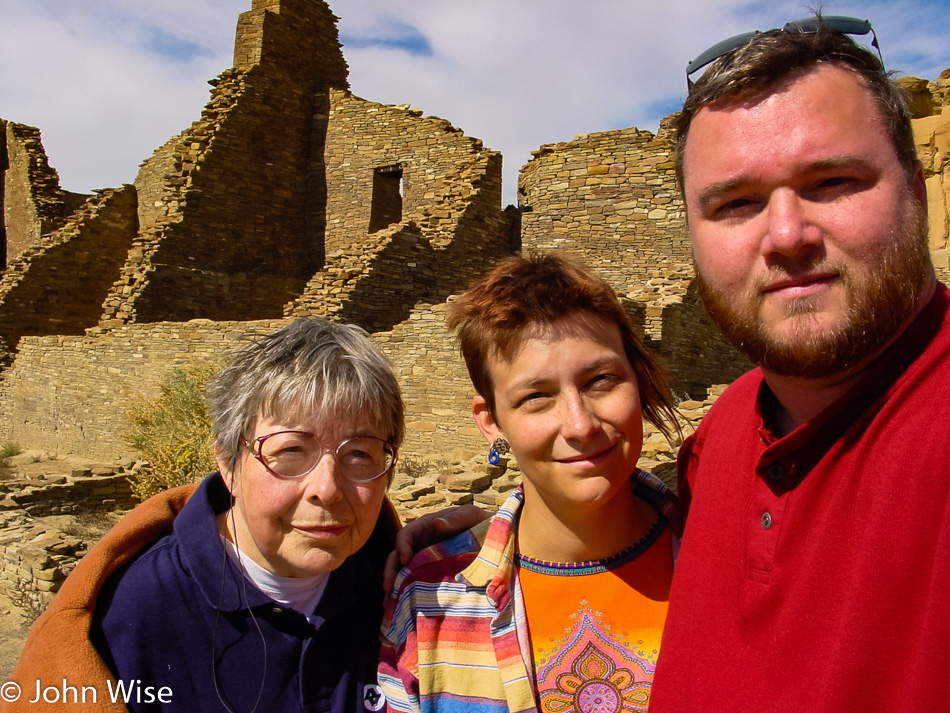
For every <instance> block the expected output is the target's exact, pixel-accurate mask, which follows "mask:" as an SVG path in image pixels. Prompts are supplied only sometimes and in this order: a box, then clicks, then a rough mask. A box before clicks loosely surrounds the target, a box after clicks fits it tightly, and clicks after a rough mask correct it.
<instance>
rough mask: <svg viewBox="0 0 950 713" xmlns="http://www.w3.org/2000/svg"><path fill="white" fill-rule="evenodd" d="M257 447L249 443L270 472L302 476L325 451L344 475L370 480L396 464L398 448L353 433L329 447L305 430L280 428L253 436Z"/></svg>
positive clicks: (355, 480)
mask: <svg viewBox="0 0 950 713" xmlns="http://www.w3.org/2000/svg"><path fill="white" fill-rule="evenodd" d="M254 443H255V444H257V449H256V450H255V448H254V446H252V445H251V444H250V443H248V442H247V441H246V440H245V439H244V438H242V439H241V444H242V445H245V446H247V447H248V448H249V449H250V451H251V453H252V454H253V455H254V457H255V458H256V459H257V460H258V461H260V463H261V465H263V466H264V467H265V468H266V469H267V472H268V473H270V474H271V475H274V476H277V477H278V478H302V477H303V476H305V475H307V473H309V472H310V471H312V470H313V469H314V468H316V467H317V463H319V462H320V459H321V458H322V457H323V454H324V453H329V454H331V455H332V456H333V459H334V460H335V461H336V465H337V467H338V468H339V469H340V473H341V474H342V475H343V477H344V478H346V479H347V480H349V481H351V482H353V483H368V482H370V481H371V480H376V479H377V478H379V477H381V476H383V475H386V473H388V472H389V471H390V470H392V468H393V466H394V465H396V453H397V449H396V447H395V446H394V445H392V444H391V443H389V442H387V441H384V440H383V439H382V438H376V437H375V436H354V437H353V438H347V439H345V440H342V441H340V442H339V443H337V444H336V445H335V446H333V447H329V448H328V447H326V446H324V445H323V444H322V443H320V442H319V441H318V440H317V439H316V438H314V436H313V434H311V433H308V432H306V431H277V432H276V433H268V434H267V435H266V436H260V437H259V438H255V439H254Z"/></svg>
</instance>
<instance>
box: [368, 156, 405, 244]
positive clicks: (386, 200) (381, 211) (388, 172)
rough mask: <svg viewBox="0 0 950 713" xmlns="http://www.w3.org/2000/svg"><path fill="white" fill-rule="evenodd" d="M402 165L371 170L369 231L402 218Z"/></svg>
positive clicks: (373, 231) (375, 230) (376, 229)
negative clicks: (371, 188) (371, 200)
mask: <svg viewBox="0 0 950 713" xmlns="http://www.w3.org/2000/svg"><path fill="white" fill-rule="evenodd" d="M403 189H404V186H403V180H402V166H401V165H400V164H398V163H397V164H395V165H392V166H380V167H378V168H376V169H374V170H373V204H372V207H371V208H370V214H369V232H371V233H375V232H377V231H379V230H382V229H383V228H386V227H388V226H390V225H392V224H393V223H398V222H400V221H401V220H402V196H403Z"/></svg>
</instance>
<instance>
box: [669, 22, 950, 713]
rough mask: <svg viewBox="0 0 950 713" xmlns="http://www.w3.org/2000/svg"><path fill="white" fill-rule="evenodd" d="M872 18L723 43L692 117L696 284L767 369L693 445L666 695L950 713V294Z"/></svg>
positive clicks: (690, 701)
mask: <svg viewBox="0 0 950 713" xmlns="http://www.w3.org/2000/svg"><path fill="white" fill-rule="evenodd" d="M862 24H863V25H866V30H868V31H869V30H870V25H869V24H868V23H863V21H856V20H853V19H851V18H841V17H831V18H826V19H822V18H816V19H815V20H812V21H810V22H799V23H789V25H786V26H785V28H783V29H779V30H771V31H767V32H763V33H755V34H754V35H752V36H751V37H743V38H734V39H733V40H732V41H726V42H723V43H721V45H719V46H717V47H716V48H713V49H712V50H711V51H710V52H711V54H712V55H713V56H715V55H717V54H721V56H720V57H719V58H718V59H716V60H715V62H714V63H713V64H712V65H711V66H710V67H709V69H708V70H707V71H706V73H705V74H703V75H702V77H701V78H700V79H699V80H698V81H697V82H696V84H695V85H692V87H691V91H690V93H689V96H688V98H687V101H686V103H685V105H684V108H683V112H682V114H681V115H680V117H679V119H678V136H677V155H678V173H679V180H680V188H681V191H682V194H683V198H684V201H685V203H686V207H687V217H688V222H689V229H690V234H691V237H692V246H693V256H694V260H695V267H696V272H697V275H698V278H697V279H698V283H699V287H700V294H701V295H702V298H703V301H704V304H705V305H706V307H707V309H708V311H709V313H710V315H711V316H712V318H713V320H714V321H715V323H716V324H717V326H718V327H719V328H720V329H721V330H722V332H723V334H725V336H726V337H727V338H728V339H729V340H730V341H731V342H732V343H733V344H735V346H736V347H737V348H739V349H740V350H741V351H743V352H744V353H745V354H746V355H747V356H748V357H749V358H750V359H751V360H752V361H753V362H754V363H755V364H756V365H757V368H756V369H754V370H753V371H752V372H750V373H748V374H746V375H745V376H743V377H741V378H740V379H739V380H737V381H736V382H735V383H734V384H733V385H732V386H730V387H729V389H727V390H726V392H725V393H724V394H723V395H722V396H721V397H720V398H719V400H718V401H717V402H716V404H715V405H714V406H713V408H712V409H711V410H710V412H709V414H708V415H707V416H706V418H704V419H703V421H702V423H701V425H700V427H699V429H698V430H697V431H696V432H695V433H694V434H693V435H692V436H691V437H690V438H689V439H688V440H687V441H686V442H685V443H684V445H683V447H682V448H681V449H680V453H679V459H678V465H679V479H680V486H679V491H680V498H681V504H682V506H683V507H688V508H689V513H688V519H687V521H686V528H685V533H684V536H683V543H682V549H681V551H680V557H679V560H678V563H677V568H676V573H675V577H674V582H673V589H672V592H671V595H670V608H669V614H668V618H667V625H666V630H665V633H664V637H663V642H662V646H661V653H660V660H659V663H658V667H657V672H656V679H655V682H654V689H653V695H652V699H651V707H650V710H651V711H654V712H655V713H668V712H679V711H683V712H686V711H689V712H690V713H694V712H698V711H704V712H706V711H728V712H730V713H732V712H735V711H755V712H756V713H763V712H764V711H765V712H767V711H789V712H791V711H795V712H796V713H797V712H799V711H809V712H811V711H828V712H829V713H830V712H832V711H833V712H834V713H842V712H845V713H847V712H850V711H853V712H854V713H857V712H858V711H860V712H861V713H867V712H868V711H881V712H883V711H888V712H893V711H901V712H903V713H911V712H913V713H922V712H924V711H938V710H939V711H947V710H950V295H948V291H947V289H946V287H945V286H944V285H942V284H940V283H938V282H937V280H936V278H935V276H934V272H933V267H932V265H931V262H930V256H929V252H928V250H927V220H926V192H925V188H924V179H923V173H922V169H921V166H920V163H919V162H918V161H917V158H916V155H915V151H914V141H913V135H912V133H911V126H910V119H909V115H908V113H907V109H906V107H905V105H904V102H903V100H902V97H901V95H900V90H899V89H897V88H896V87H895V86H894V85H893V84H892V83H891V82H890V81H889V79H888V75H887V74H886V72H885V71H884V68H883V66H882V62H880V61H879V60H878V58H877V57H876V56H875V55H874V54H873V53H871V52H869V51H867V50H866V49H864V48H862V47H860V46H859V45H857V44H856V43H855V42H854V41H853V40H852V39H851V38H850V37H849V36H848V34H846V33H863V32H862V30H863V27H862ZM841 30H843V31H841ZM723 46H724V47H725V48H726V50H727V51H726V52H725V53H724V54H722V53H721V49H722V47H723ZM704 54H705V55H706V56H705V57H703V61H705V60H706V59H708V57H709V54H706V53H704ZM697 62H699V58H698V59H697Z"/></svg>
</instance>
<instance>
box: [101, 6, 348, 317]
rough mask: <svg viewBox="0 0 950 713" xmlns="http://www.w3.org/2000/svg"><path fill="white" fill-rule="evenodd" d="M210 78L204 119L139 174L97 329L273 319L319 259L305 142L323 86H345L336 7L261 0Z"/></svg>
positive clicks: (316, 137)
mask: <svg viewBox="0 0 950 713" xmlns="http://www.w3.org/2000/svg"><path fill="white" fill-rule="evenodd" d="M211 84H212V85H214V87H215V88H214V90H213V92H212V97H211V101H210V102H209V103H208V105H207V106H206V107H205V109H204V111H203V112H202V116H201V119H200V120H199V121H197V122H195V123H194V124H192V126H191V127H190V128H189V129H188V130H186V131H185V132H183V133H182V134H181V135H180V136H178V137H175V138H174V139H172V140H171V141H170V142H168V143H167V144H166V145H165V146H163V147H162V148H160V149H159V150H158V151H156V153H155V154H154V155H153V157H152V158H151V159H149V161H147V162H145V164H144V165H143V167H142V170H141V171H140V173H139V176H138V178H137V179H136V188H137V189H138V191H139V193H140V194H141V196H142V203H141V205H142V207H141V213H140V218H141V229H140V230H141V232H140V234H139V236H138V237H137V238H136V241H135V246H134V249H133V251H132V253H131V254H130V259H129V262H128V263H127V264H126V266H125V268H124V269H123V272H122V275H121V277H120V279H119V281H118V282H116V284H115V286H114V288H113V290H112V292H111V294H110V295H109V297H108V298H107V300H106V301H105V304H104V314H103V320H102V326H103V327H111V326H114V325H117V324H122V323H126V322H130V321H138V322H154V321H160V320H179V321H184V320H188V319H194V318H208V319H215V320H230V319H237V318H242V319H255V318H262V317H279V316H280V314H281V312H282V308H283V305H284V304H285V303H286V302H288V301H290V300H291V299H293V298H294V297H296V296H297V295H299V294H300V292H301V290H302V289H303V287H304V285H305V284H306V282H307V279H308V278H309V277H310V276H311V275H312V274H313V273H314V271H315V270H316V269H317V268H318V267H319V265H320V262H321V260H322V240H323V235H322V226H321V225H319V221H317V222H316V223H315V222H314V217H313V216H314V215H317V214H322V212H323V210H324V207H325V201H326V198H325V195H323V189H322V188H321V183H322V179H319V180H316V186H314V185H313V184H314V181H312V180H311V175H310V172H311V168H312V165H311V163H312V158H311V147H312V146H313V145H315V144H319V143H320V141H322V138H321V135H322V134H325V132H326V127H325V124H326V113H327V111H326V108H325V103H326V93H327V91H328V89H329V88H330V87H335V88H341V89H342V88H346V86H347V81H346V63H345V62H344V61H343V57H342V54H341V52H340V45H339V40H338V36H337V31H336V24H335V17H334V16H333V14H332V13H331V12H330V10H329V8H328V7H327V6H326V4H325V3H323V2H313V1H312V0H281V1H280V2H278V1H277V0H270V1H263V0H261V1H256V2H255V3H254V6H253V9H252V10H251V11H249V12H246V13H243V14H242V15H241V17H240V19H239V21H238V30H237V40H236V43H235V67H234V68H233V69H231V70H228V71H226V72H224V73H223V74H222V75H221V76H220V77H219V78H218V79H216V80H212V82H211ZM276 117H279V122H280V130H279V131H274V126H275V118H276ZM315 117H316V118H315ZM321 117H322V118H321Z"/></svg>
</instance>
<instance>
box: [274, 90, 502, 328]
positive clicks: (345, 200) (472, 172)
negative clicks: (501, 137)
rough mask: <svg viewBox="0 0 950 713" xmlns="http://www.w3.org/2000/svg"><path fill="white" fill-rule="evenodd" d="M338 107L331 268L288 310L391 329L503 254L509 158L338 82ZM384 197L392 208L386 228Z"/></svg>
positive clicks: (334, 113)
mask: <svg viewBox="0 0 950 713" xmlns="http://www.w3.org/2000/svg"><path fill="white" fill-rule="evenodd" d="M331 106H332V109H331V112H330V117H329V118H330V121H329V130H328V132H327V137H326V153H325V159H326V166H325V167H326V178H327V195H328V201H327V240H326V245H327V258H326V266H325V267H324V269H323V270H321V271H320V272H318V273H317V274H316V275H315V276H314V277H313V278H312V279H311V281H310V282H309V284H308V285H307V288H306V289H305V290H304V292H303V294H302V295H301V296H300V297H299V298H298V299H297V300H295V301H294V302H293V303H292V304H290V305H288V306H287V308H286V309H285V312H286V313H287V314H293V315H300V314H320V315H325V316H328V317H329V316H332V317H334V318H337V319H341V320H344V321H354V322H357V323H359V324H362V325H363V326H364V327H366V328H367V329H370V330H372V331H380V330H388V329H391V328H392V327H393V326H394V325H395V324H398V323H399V322H401V321H403V320H405V319H407V318H408V316H409V313H410V311H411V310H412V308H413V306H414V305H415V304H416V303H417V302H441V301H444V300H445V299H446V298H447V297H448V296H449V295H450V294H452V293H453V292H458V291H460V290H461V289H462V288H464V286H465V285H466V284H467V283H468V282H469V281H470V280H471V279H472V278H474V277H475V276H477V275H479V274H481V273H482V272H484V270H485V269H486V268H487V267H488V266H490V265H491V264H493V263H494V261H495V260H496V259H497V258H498V257H500V256H501V255H504V254H505V253H506V252H507V250H508V221H507V219H506V217H505V215H504V214H503V213H502V212H501V211H500V210H499V206H500V204H501V156H500V155H499V154H498V153H497V152H495V151H490V150H487V149H485V148H483V147H482V143H481V141H479V140H477V139H472V138H469V137H467V136H464V135H463V134H462V132H461V130H459V129H457V128H455V127H453V126H452V125H451V124H449V123H448V122H447V121H445V120H443V119H439V118H437V117H426V118H421V117H420V114H421V112H418V111H414V110H411V109H408V108H406V107H393V106H386V105H383V104H376V103H373V102H368V101H365V100H362V99H359V98H357V97H354V96H352V95H351V94H349V93H347V92H339V91H333V92H331ZM380 169H385V170H384V171H382V172H381V170H380ZM380 182H383V183H384V184H385V186H384V188H381V187H380V185H379V184H380ZM380 203H384V206H383V207H385V208H388V209H389V211H390V212H388V213H387V216H388V217H386V218H385V220H388V221H390V222H389V223H388V224H387V225H385V226H383V225H382V222H385V220H380V218H379V214H380V212H381V211H382V208H381V207H380ZM374 220H375V221H376V222H377V223H378V225H377V224H374Z"/></svg>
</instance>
